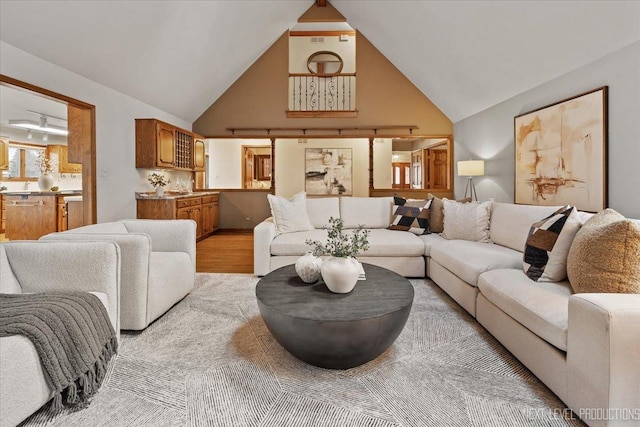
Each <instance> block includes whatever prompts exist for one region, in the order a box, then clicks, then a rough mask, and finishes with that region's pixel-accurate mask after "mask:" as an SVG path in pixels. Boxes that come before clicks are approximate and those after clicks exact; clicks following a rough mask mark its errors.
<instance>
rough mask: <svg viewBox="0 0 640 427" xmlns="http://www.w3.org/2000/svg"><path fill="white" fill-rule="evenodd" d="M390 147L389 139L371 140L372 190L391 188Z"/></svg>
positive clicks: (391, 159) (391, 158)
mask: <svg viewBox="0 0 640 427" xmlns="http://www.w3.org/2000/svg"><path fill="white" fill-rule="evenodd" d="M392 147H393V143H392V140H391V138H376V139H374V140H373V187H374V188H391V163H392V162H393V157H392Z"/></svg>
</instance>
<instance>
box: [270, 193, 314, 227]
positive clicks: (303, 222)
mask: <svg viewBox="0 0 640 427" xmlns="http://www.w3.org/2000/svg"><path fill="white" fill-rule="evenodd" d="M267 200H269V205H270V206H271V216H273V222H274V223H275V224H276V233H277V234H284V233H294V232H296V231H307V230H313V225H311V222H310V221H309V215H308V214H307V193H305V192H304V191H302V192H300V193H298V194H296V195H294V196H293V197H292V198H291V199H287V198H285V197H281V196H274V195H273V194H267Z"/></svg>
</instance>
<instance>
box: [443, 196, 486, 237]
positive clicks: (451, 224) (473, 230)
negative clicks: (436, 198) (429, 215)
mask: <svg viewBox="0 0 640 427" xmlns="http://www.w3.org/2000/svg"><path fill="white" fill-rule="evenodd" d="M442 202H443V204H444V231H443V232H442V237H444V238H445V239H449V240H453V239H459V240H471V241H473V242H483V243H491V239H490V238H489V221H490V218H491V202H490V201H486V202H482V203H459V202H456V201H453V200H448V199H442Z"/></svg>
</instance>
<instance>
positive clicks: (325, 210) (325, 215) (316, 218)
mask: <svg viewBox="0 0 640 427" xmlns="http://www.w3.org/2000/svg"><path fill="white" fill-rule="evenodd" d="M307 214H308V215H309V221H311V225H313V226H314V227H315V228H322V227H328V226H329V218H331V217H333V218H340V199H339V198H338V197H307Z"/></svg>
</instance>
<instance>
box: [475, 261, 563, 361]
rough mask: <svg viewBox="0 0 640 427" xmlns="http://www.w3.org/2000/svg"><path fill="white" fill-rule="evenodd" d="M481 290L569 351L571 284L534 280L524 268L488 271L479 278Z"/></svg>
mask: <svg viewBox="0 0 640 427" xmlns="http://www.w3.org/2000/svg"><path fill="white" fill-rule="evenodd" d="M478 287H479V288H480V292H482V295H484V296H485V298H487V299H488V300H489V301H491V302H492V303H493V304H495V305H496V306H498V307H499V308H500V309H501V310H502V311H504V312H505V313H507V314H508V315H509V316H511V317H512V318H513V319H515V320H516V321H518V322H519V323H520V324H521V325H523V326H524V327H526V328H527V329H529V330H530V331H531V332H533V333H534V334H536V335H538V336H539V337H540V338H542V339H543V340H545V341H546V342H548V343H549V344H551V345H553V346H554V347H557V348H559V349H560V350H563V351H567V325H568V319H569V297H570V296H571V286H570V285H569V282H568V281H563V282H534V281H532V280H531V279H529V278H528V277H527V276H526V275H525V274H524V273H523V272H522V270H519V269H518V270H512V269H509V270H493V271H488V272H486V273H484V274H482V275H481V276H480V278H479V279H478Z"/></svg>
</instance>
